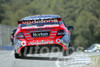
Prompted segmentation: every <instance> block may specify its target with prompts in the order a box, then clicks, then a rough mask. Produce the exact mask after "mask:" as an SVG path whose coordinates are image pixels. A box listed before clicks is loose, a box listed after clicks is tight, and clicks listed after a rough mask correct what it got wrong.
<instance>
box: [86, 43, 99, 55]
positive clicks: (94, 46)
mask: <svg viewBox="0 0 100 67" xmlns="http://www.w3.org/2000/svg"><path fill="white" fill-rule="evenodd" d="M84 52H86V53H92V52H100V44H92V45H91V46H90V47H89V48H88V49H86V50H84Z"/></svg>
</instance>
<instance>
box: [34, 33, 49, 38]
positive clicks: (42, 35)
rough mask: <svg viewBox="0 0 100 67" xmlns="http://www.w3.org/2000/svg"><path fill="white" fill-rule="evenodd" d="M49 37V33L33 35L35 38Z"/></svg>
mask: <svg viewBox="0 0 100 67" xmlns="http://www.w3.org/2000/svg"><path fill="white" fill-rule="evenodd" d="M44 36H49V33H46V32H41V33H33V37H44Z"/></svg>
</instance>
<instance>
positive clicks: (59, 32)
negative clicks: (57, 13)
mask: <svg viewBox="0 0 100 67" xmlns="http://www.w3.org/2000/svg"><path fill="white" fill-rule="evenodd" d="M65 33H66V32H65V31H64V30H58V33H57V36H63V35H65Z"/></svg>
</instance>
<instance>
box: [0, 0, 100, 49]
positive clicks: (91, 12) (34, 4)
mask: <svg viewBox="0 0 100 67" xmlns="http://www.w3.org/2000/svg"><path fill="white" fill-rule="evenodd" d="M99 5H100V0H0V24H6V25H13V26H16V24H17V22H16V21H17V20H20V19H21V18H23V17H26V16H31V15H40V14H58V15H60V16H61V17H62V18H63V20H64V22H65V24H66V26H68V25H73V26H74V31H73V33H72V40H73V43H74V45H75V46H76V47H77V46H83V47H85V48H86V47H88V46H90V45H91V44H93V43H100V6H99Z"/></svg>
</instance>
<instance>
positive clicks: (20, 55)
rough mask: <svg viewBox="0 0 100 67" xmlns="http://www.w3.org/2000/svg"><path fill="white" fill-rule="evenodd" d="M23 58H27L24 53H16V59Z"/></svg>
mask: <svg viewBox="0 0 100 67" xmlns="http://www.w3.org/2000/svg"><path fill="white" fill-rule="evenodd" d="M23 57H25V56H24V54H23V53H20V54H17V53H15V58H16V59H17V58H23Z"/></svg>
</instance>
